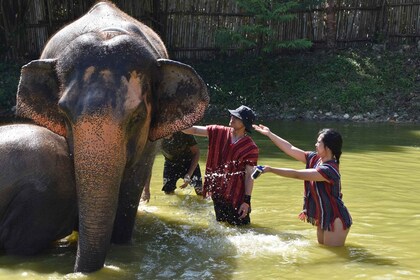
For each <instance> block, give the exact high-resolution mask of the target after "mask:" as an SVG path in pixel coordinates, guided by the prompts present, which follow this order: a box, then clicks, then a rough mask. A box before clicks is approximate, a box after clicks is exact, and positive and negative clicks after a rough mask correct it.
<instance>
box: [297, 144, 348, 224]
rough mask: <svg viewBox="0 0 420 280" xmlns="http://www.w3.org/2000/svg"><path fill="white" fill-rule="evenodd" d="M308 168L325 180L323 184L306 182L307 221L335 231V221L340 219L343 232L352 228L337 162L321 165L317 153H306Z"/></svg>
mask: <svg viewBox="0 0 420 280" xmlns="http://www.w3.org/2000/svg"><path fill="white" fill-rule="evenodd" d="M305 155H306V168H315V169H316V170H317V171H318V172H319V173H320V174H321V175H322V176H323V177H324V178H325V179H327V180H328V182H326V181H322V182H315V181H305V183H304V184H305V192H304V202H303V212H304V213H305V214H306V219H307V221H308V222H309V223H311V224H313V225H317V226H320V227H321V229H323V230H328V231H334V221H335V219H336V218H339V219H340V220H341V221H342V223H343V230H345V229H347V228H350V226H351V225H352V218H351V216H350V213H349V211H348V210H347V208H346V206H344V203H343V200H342V197H343V194H342V193H341V178H340V177H341V176H340V173H339V167H338V164H337V162H336V161H335V160H331V161H328V162H324V163H322V164H321V158H320V157H319V156H318V155H317V154H316V153H315V152H306V153H305Z"/></svg>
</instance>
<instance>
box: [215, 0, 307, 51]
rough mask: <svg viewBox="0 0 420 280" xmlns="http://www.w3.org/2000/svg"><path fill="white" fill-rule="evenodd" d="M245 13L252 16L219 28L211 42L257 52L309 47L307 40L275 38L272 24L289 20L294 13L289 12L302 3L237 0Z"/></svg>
mask: <svg viewBox="0 0 420 280" xmlns="http://www.w3.org/2000/svg"><path fill="white" fill-rule="evenodd" d="M237 3H238V5H239V7H241V8H242V9H243V10H244V12H245V13H246V14H249V15H250V16H251V17H252V20H250V22H249V23H248V24H243V25H241V26H239V27H238V28H237V29H236V30H233V29H228V28H221V29H219V30H218V32H217V33H216V37H215V41H216V45H217V46H219V47H220V48H221V49H222V51H226V50H227V49H229V48H231V47H239V48H240V49H241V50H247V49H256V50H257V52H258V53H261V52H263V53H271V52H274V51H276V50H279V49H305V48H309V47H311V46H312V42H311V41H309V40H308V39H298V40H293V41H287V42H284V41H279V40H278V39H277V36H276V32H277V30H276V27H277V26H278V25H279V24H281V23H284V22H288V21H291V20H293V19H294V18H295V17H296V15H295V14H292V13H291V12H290V11H291V10H292V9H296V8H298V7H301V6H302V3H301V2H298V1H293V0H289V1H283V0H237Z"/></svg>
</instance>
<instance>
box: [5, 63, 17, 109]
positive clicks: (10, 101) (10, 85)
mask: <svg viewBox="0 0 420 280" xmlns="http://www.w3.org/2000/svg"><path fill="white" fill-rule="evenodd" d="M20 66H21V65H17V64H10V63H1V62H0V114H1V113H5V111H6V113H7V111H9V110H10V109H11V108H12V107H13V106H14V105H15V104H16V89H17V86H18V83H19V74H20ZM9 114H10V112H9Z"/></svg>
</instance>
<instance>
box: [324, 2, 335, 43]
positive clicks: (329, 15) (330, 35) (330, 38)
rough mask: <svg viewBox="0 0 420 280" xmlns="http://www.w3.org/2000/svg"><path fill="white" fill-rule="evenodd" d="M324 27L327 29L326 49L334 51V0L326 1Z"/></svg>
mask: <svg viewBox="0 0 420 280" xmlns="http://www.w3.org/2000/svg"><path fill="white" fill-rule="evenodd" d="M325 21H326V27H327V34H326V39H327V48H328V49H332V50H334V49H335V48H336V46H337V40H336V33H337V24H336V20H335V0H327V9H326V17H325Z"/></svg>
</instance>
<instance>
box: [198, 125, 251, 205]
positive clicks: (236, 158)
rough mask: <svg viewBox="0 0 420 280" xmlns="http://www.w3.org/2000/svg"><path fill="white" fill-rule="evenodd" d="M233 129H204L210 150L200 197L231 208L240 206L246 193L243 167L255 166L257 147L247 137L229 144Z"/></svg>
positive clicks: (214, 127) (212, 126)
mask: <svg viewBox="0 0 420 280" xmlns="http://www.w3.org/2000/svg"><path fill="white" fill-rule="evenodd" d="M232 130H233V129H232V128H230V127H225V126H220V125H209V126H207V132H208V139H209V147H208V155H207V163H206V174H205V178H204V186H203V195H204V196H205V197H206V196H207V195H208V194H211V196H212V198H213V199H222V200H224V201H227V202H229V203H231V204H232V205H233V206H234V207H239V206H240V204H242V202H243V199H244V194H245V167H246V165H251V166H256V165H257V160H258V147H257V145H256V144H255V143H254V141H253V140H252V139H251V137H249V136H244V137H242V138H241V139H239V140H238V141H237V142H236V143H232V138H231V135H232V133H231V132H232Z"/></svg>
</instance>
